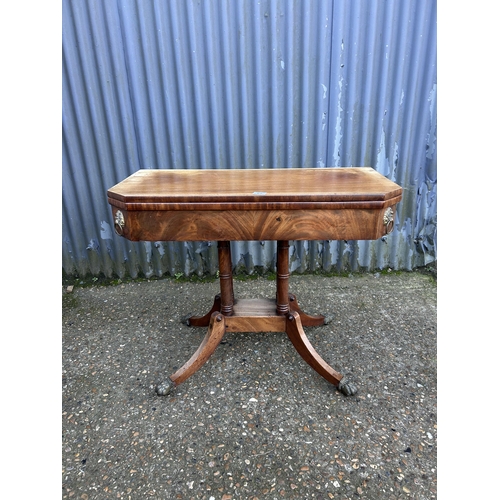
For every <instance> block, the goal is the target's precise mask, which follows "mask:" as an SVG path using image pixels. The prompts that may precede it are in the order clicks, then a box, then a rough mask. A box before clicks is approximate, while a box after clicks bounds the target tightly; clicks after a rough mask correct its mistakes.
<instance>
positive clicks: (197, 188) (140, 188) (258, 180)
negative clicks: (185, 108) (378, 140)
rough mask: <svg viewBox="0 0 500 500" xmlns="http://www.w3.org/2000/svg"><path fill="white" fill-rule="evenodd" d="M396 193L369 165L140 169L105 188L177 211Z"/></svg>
mask: <svg viewBox="0 0 500 500" xmlns="http://www.w3.org/2000/svg"><path fill="white" fill-rule="evenodd" d="M401 193H402V189H401V188H400V187H399V186H398V185H397V184H395V183H394V182H392V181H390V180H388V179H386V178H385V177H384V176H383V175H381V174H379V173H378V172H376V171H375V170H373V169H372V168H369V167H352V168H346V167H342V168H277V169H213V170H192V169H180V170H175V169H172V170H171V169H168V170H160V169H144V170H139V171H137V172H136V173H135V174H132V175H131V176H130V177H128V178H127V179H125V180H124V181H122V182H120V183H119V184H117V185H116V186H113V187H112V188H110V189H109V190H108V197H109V198H110V199H112V200H116V201H122V202H124V203H133V204H135V207H136V208H134V209H136V210H137V209H140V210H164V209H168V210H178V209H180V208H181V205H182V204H185V203H187V204H197V205H198V204H200V203H202V204H204V205H205V207H206V208H205V209H212V210H217V209H218V208H220V205H221V204H228V203H232V204H233V205H234V207H237V209H242V210H244V209H245V206H246V209H248V208H249V205H253V204H255V203H264V204H266V203H281V204H282V205H283V203H287V204H290V203H297V202H300V203H302V204H303V203H318V202H330V203H332V202H337V203H338V202H348V203H352V202H366V201H382V202H383V201H387V200H389V199H391V198H395V197H397V196H400V195H401ZM210 207H211V208H210ZM228 208H229V207H227V206H226V207H224V210H227V209H228ZM300 208H301V209H307V206H301V207H300ZM189 209H191V210H192V209H193V207H190V208H189ZM266 209H270V207H267V208H266Z"/></svg>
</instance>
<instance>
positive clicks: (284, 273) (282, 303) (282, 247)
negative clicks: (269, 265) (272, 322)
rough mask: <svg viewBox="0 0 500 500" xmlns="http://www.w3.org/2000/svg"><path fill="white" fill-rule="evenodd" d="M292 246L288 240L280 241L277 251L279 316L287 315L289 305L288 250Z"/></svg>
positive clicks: (277, 307)
mask: <svg viewBox="0 0 500 500" xmlns="http://www.w3.org/2000/svg"><path fill="white" fill-rule="evenodd" d="M289 248H290V244H289V242H288V240H279V241H278V247H277V251H276V259H277V262H276V312H277V313H278V314H287V313H288V312H289V305H288V278H289V277H290V273H289V272H288V269H289V264H288V249H289Z"/></svg>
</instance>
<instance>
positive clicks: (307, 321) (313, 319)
mask: <svg viewBox="0 0 500 500" xmlns="http://www.w3.org/2000/svg"><path fill="white" fill-rule="evenodd" d="M288 297H289V301H290V302H289V304H290V309H291V310H292V311H296V312H298V313H299V316H300V322H301V323H302V326H321V325H324V324H325V317H324V316H323V315H322V314H320V315H317V316H311V315H310V314H306V313H305V312H304V311H303V310H302V309H301V308H300V307H299V302H298V300H297V297H296V296H295V295H294V294H293V293H290V294H289V295H288Z"/></svg>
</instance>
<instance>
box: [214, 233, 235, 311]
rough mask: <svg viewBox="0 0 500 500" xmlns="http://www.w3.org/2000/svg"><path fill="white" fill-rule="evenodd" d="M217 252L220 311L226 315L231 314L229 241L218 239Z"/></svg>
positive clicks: (232, 298) (231, 278)
mask: <svg viewBox="0 0 500 500" xmlns="http://www.w3.org/2000/svg"><path fill="white" fill-rule="evenodd" d="M217 248H218V252H219V280H220V294H221V305H220V312H221V313H222V314H225V315H226V316H231V314H233V302H234V292H233V267H232V263H231V247H230V246H229V241H219V242H218V244H217Z"/></svg>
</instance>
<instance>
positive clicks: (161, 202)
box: [108, 167, 403, 395]
mask: <svg viewBox="0 0 500 500" xmlns="http://www.w3.org/2000/svg"><path fill="white" fill-rule="evenodd" d="M214 186H215V187H214ZM402 192H403V190H402V188H401V187H400V186H398V185H397V184H395V183H393V182H392V181H390V180H388V179H386V178H385V177H384V176H382V175H381V174H379V173H377V172H376V171H375V170H373V169H371V168H364V167H363V168H324V169H317V168H313V169H307V168H298V169H263V170H252V169H250V170H246V169H245V170H231V169H230V170H140V171H138V172H136V173H135V174H133V175H131V176H130V177H128V178H127V179H125V180H124V181H122V182H120V183H119V184H117V185H116V186H114V187H113V188H111V189H109V190H108V201H109V203H110V204H111V206H112V210H113V219H114V226H115V230H116V231H117V233H118V234H120V235H122V236H123V237H125V238H127V239H129V240H132V241H141V240H142V241H218V242H219V243H218V255H219V277H220V294H219V295H217V296H216V297H215V300H214V303H213V306H212V308H211V310H210V311H209V312H208V313H207V314H205V315H204V316H199V317H198V316H193V317H191V318H189V320H188V324H190V325H193V326H207V325H208V332H207V335H206V336H205V338H204V340H203V342H202V343H201V345H200V347H199V348H198V349H197V351H196V352H195V353H194V354H193V356H192V357H191V359H190V360H189V361H188V362H187V363H186V364H184V365H183V366H182V368H180V369H179V370H177V372H175V373H174V374H173V375H172V376H171V377H170V378H169V379H167V380H166V381H165V382H164V383H163V384H160V385H159V386H158V387H157V392H158V394H160V395H165V394H168V393H169V391H170V389H171V388H172V387H175V386H176V385H178V384H180V383H182V382H183V381H185V380H186V379H187V378H188V377H190V376H191V375H192V374H193V373H195V372H196V370H198V369H199V368H200V367H201V366H203V364H204V363H205V362H206V361H207V359H208V358H209V357H210V355H211V354H212V353H213V351H214V350H215V348H216V347H217V345H218V344H219V342H220V340H221V339H222V337H223V335H224V332H225V331H226V330H228V331H232V332H233V331H234V332H243V331H244V332H280V331H281V332H282V331H286V333H287V335H288V337H289V338H290V340H291V342H292V343H293V345H294V346H295V348H296V349H297V351H298V352H299V354H300V355H301V356H302V357H303V358H304V360H305V361H306V362H307V363H308V364H309V365H310V366H311V367H312V368H313V369H314V370H316V371H317V372H318V373H319V374H320V375H321V376H322V377H324V378H325V379H326V380H328V381H329V382H331V383H332V384H334V385H335V386H337V387H338V388H339V390H341V391H342V392H343V393H344V394H346V395H351V394H354V393H355V392H356V388H355V386H354V385H353V384H351V383H349V382H348V381H346V379H345V378H343V376H342V375H341V374H340V373H338V372H336V371H335V370H334V369H333V368H332V367H331V366H329V365H328V364H327V363H326V362H325V361H324V360H323V359H322V358H321V357H320V356H319V354H318V353H317V352H316V351H315V349H314V348H313V347H312V345H311V344H310V342H309V340H308V339H307V336H306V335H305V333H304V330H303V325H305V326H319V325H323V324H324V321H325V318H324V316H310V315H308V314H306V313H304V312H303V311H302V310H301V309H300V307H299V305H298V303H297V299H296V297H295V295H292V294H289V293H288V286H289V257H288V251H289V240H367V239H368V240H374V239H377V238H380V237H381V236H383V235H385V234H387V233H388V232H390V231H391V230H392V227H393V224H394V223H393V213H391V210H390V209H392V210H394V209H395V206H396V204H397V203H398V202H399V201H400V200H401V197H402ZM233 240H234V241H246V240H260V241H262V240H274V241H277V242H278V243H277V263H276V267H277V279H276V298H275V300H272V301H271V300H267V299H257V300H241V301H240V300H235V298H234V290H233V278H232V262H231V248H230V243H229V242H230V241H233Z"/></svg>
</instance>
